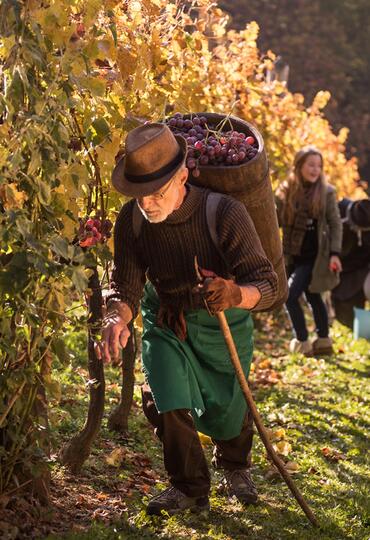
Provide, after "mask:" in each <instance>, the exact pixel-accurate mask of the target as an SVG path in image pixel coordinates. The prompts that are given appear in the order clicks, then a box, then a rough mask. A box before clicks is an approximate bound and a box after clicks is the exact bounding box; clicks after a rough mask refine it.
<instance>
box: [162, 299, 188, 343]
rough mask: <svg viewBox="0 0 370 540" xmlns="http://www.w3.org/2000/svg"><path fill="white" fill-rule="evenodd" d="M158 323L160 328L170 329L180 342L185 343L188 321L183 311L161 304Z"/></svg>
mask: <svg viewBox="0 0 370 540" xmlns="http://www.w3.org/2000/svg"><path fill="white" fill-rule="evenodd" d="M156 322H157V326H159V327H160V328H165V327H167V328H169V329H170V330H172V332H174V333H175V334H176V336H177V337H178V338H179V340H180V341H185V339H186V321H185V316H184V311H183V310H182V309H179V308H177V307H173V306H168V305H165V304H162V303H161V305H160V307H159V310H158V314H157V321H156Z"/></svg>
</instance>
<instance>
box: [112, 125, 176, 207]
mask: <svg viewBox="0 0 370 540" xmlns="http://www.w3.org/2000/svg"><path fill="white" fill-rule="evenodd" d="M185 159H186V141H185V139H184V138H183V137H181V136H180V135H174V134H173V133H172V131H171V130H170V129H169V127H167V126H166V124H159V123H158V124H157V123H152V124H144V125H143V126H140V127H137V128H135V129H133V130H132V131H130V132H129V133H128V135H127V138H126V143H125V153H124V154H123V156H122V158H121V159H120V160H119V161H118V163H117V165H116V166H115V168H114V170H113V174H112V184H113V186H114V187H115V189H116V190H117V191H119V192H120V193H123V195H127V196H129V197H145V196H146V195H151V194H152V193H154V192H156V191H158V190H159V189H160V188H161V187H162V186H164V185H165V184H167V182H168V181H169V180H170V179H171V178H172V177H173V175H174V174H175V173H176V171H178V170H179V169H180V167H181V166H182V165H183V164H184V163H185Z"/></svg>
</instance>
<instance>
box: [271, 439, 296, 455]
mask: <svg viewBox="0 0 370 540" xmlns="http://www.w3.org/2000/svg"><path fill="white" fill-rule="evenodd" d="M273 447H274V450H275V452H277V453H278V454H281V455H282V456H287V455H288V454H290V452H291V451H292V445H291V444H290V443H288V441H280V442H278V443H276V444H274V445H273Z"/></svg>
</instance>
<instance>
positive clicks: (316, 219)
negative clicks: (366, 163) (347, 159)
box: [277, 146, 342, 356]
mask: <svg viewBox="0 0 370 540" xmlns="http://www.w3.org/2000/svg"><path fill="white" fill-rule="evenodd" d="M277 210H278V216H279V222H280V225H281V227H282V230H283V250H284V255H285V257H286V264H287V269H288V276H289V281H288V283H289V296H288V300H287V302H286V307H287V310H288V313H289V316H290V319H291V322H292V325H293V329H294V333H295V337H294V339H292V341H291V342H290V351H291V352H301V353H303V354H305V355H306V356H310V355H314V356H319V355H324V354H331V353H332V352H333V348H332V340H331V339H330V337H329V322H328V314H327V310H326V307H325V304H324V302H323V300H322V298H321V293H322V292H324V291H328V290H331V289H333V288H334V287H335V286H336V285H338V283H339V272H340V271H341V269H342V266H341V262H340V259H339V254H340V250H341V244H342V223H341V219H340V215H339V210H338V204H337V200H336V194H335V189H334V188H333V187H332V186H331V185H329V184H327V183H326V180H325V177H324V174H323V158H322V155H321V153H320V152H319V151H318V150H317V149H316V148H314V147H312V146H311V147H305V148H303V149H302V150H300V151H299V152H298V153H297V154H296V156H295V159H294V168H293V171H292V174H291V176H290V177H289V179H288V181H287V182H285V183H284V184H282V186H281V187H280V188H279V189H278V192H277ZM302 293H304V294H305V296H306V299H307V301H308V303H309V304H310V306H311V308H312V313H313V317H314V320H315V325H316V333H317V338H316V339H315V340H314V341H313V342H311V341H310V340H309V336H308V331H307V327H306V321H305V317H304V313H303V310H302V307H301V304H300V301H299V298H300V296H301V295H302Z"/></svg>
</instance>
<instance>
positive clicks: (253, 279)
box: [217, 199, 277, 311]
mask: <svg viewBox="0 0 370 540" xmlns="http://www.w3.org/2000/svg"><path fill="white" fill-rule="evenodd" d="M225 200H226V201H227V202H226V204H223V205H219V209H218V212H217V214H218V215H217V223H218V226H217V228H218V231H217V232H218V237H219V241H220V248H221V250H222V252H223V253H224V254H225V258H226V260H227V262H228V263H229V265H230V268H231V269H232V271H233V274H234V276H235V280H236V282H237V283H238V284H239V285H247V284H248V285H254V286H255V287H257V288H258V290H259V291H260V293H261V299H260V300H259V302H258V303H257V305H256V306H255V307H254V308H253V311H261V310H265V309H268V308H269V307H270V306H271V305H272V304H273V303H274V301H275V299H276V295H277V275H276V273H275V271H274V269H273V267H272V264H271V262H270V261H269V260H268V259H267V257H266V254H265V252H264V250H263V248H262V245H261V241H260V239H259V236H258V234H257V231H256V229H255V226H254V223H253V221H252V219H251V217H250V215H249V214H248V211H247V209H246V208H245V206H244V204H242V203H240V202H238V201H235V200H231V199H225ZM220 207H221V208H220Z"/></svg>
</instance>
